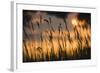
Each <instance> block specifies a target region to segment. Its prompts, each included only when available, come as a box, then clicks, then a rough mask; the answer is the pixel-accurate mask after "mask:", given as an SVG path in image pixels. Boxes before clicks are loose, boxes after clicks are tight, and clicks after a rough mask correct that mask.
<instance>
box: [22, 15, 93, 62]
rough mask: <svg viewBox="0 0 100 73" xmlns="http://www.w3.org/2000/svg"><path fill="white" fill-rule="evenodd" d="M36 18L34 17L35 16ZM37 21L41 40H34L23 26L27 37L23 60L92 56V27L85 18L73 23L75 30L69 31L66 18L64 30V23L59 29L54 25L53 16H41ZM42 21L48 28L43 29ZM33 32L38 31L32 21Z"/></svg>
mask: <svg viewBox="0 0 100 73" xmlns="http://www.w3.org/2000/svg"><path fill="white" fill-rule="evenodd" d="M33 20H34V18H33ZM39 20H40V21H37V22H36V24H37V26H38V31H39V32H37V34H39V35H40V40H39V41H37V40H35V38H34V36H33V39H32V40H29V39H31V38H30V37H29V35H27V32H26V30H25V29H24V28H23V31H24V34H25V36H26V38H27V39H28V40H26V39H24V40H23V62H39V61H58V60H76V59H90V58H91V29H90V26H89V25H87V24H86V23H82V21H83V20H79V21H77V22H78V25H77V26H74V25H73V31H69V30H68V28H67V23H66V21H65V19H63V20H64V24H65V28H66V30H63V27H62V24H59V26H58V27H57V28H58V29H54V27H53V26H52V18H49V19H43V18H42V16H40V19H39ZM42 21H44V22H45V23H47V25H48V27H49V28H48V29H47V30H45V31H41V26H40V25H42ZM30 24H31V26H30V30H31V31H32V34H34V33H35V32H36V30H35V29H34V28H35V27H34V24H33V23H32V22H31V23H30Z"/></svg>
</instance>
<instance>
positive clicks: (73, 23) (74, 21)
mask: <svg viewBox="0 0 100 73" xmlns="http://www.w3.org/2000/svg"><path fill="white" fill-rule="evenodd" d="M72 25H73V26H77V25H78V19H77V18H73V19H72Z"/></svg>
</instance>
